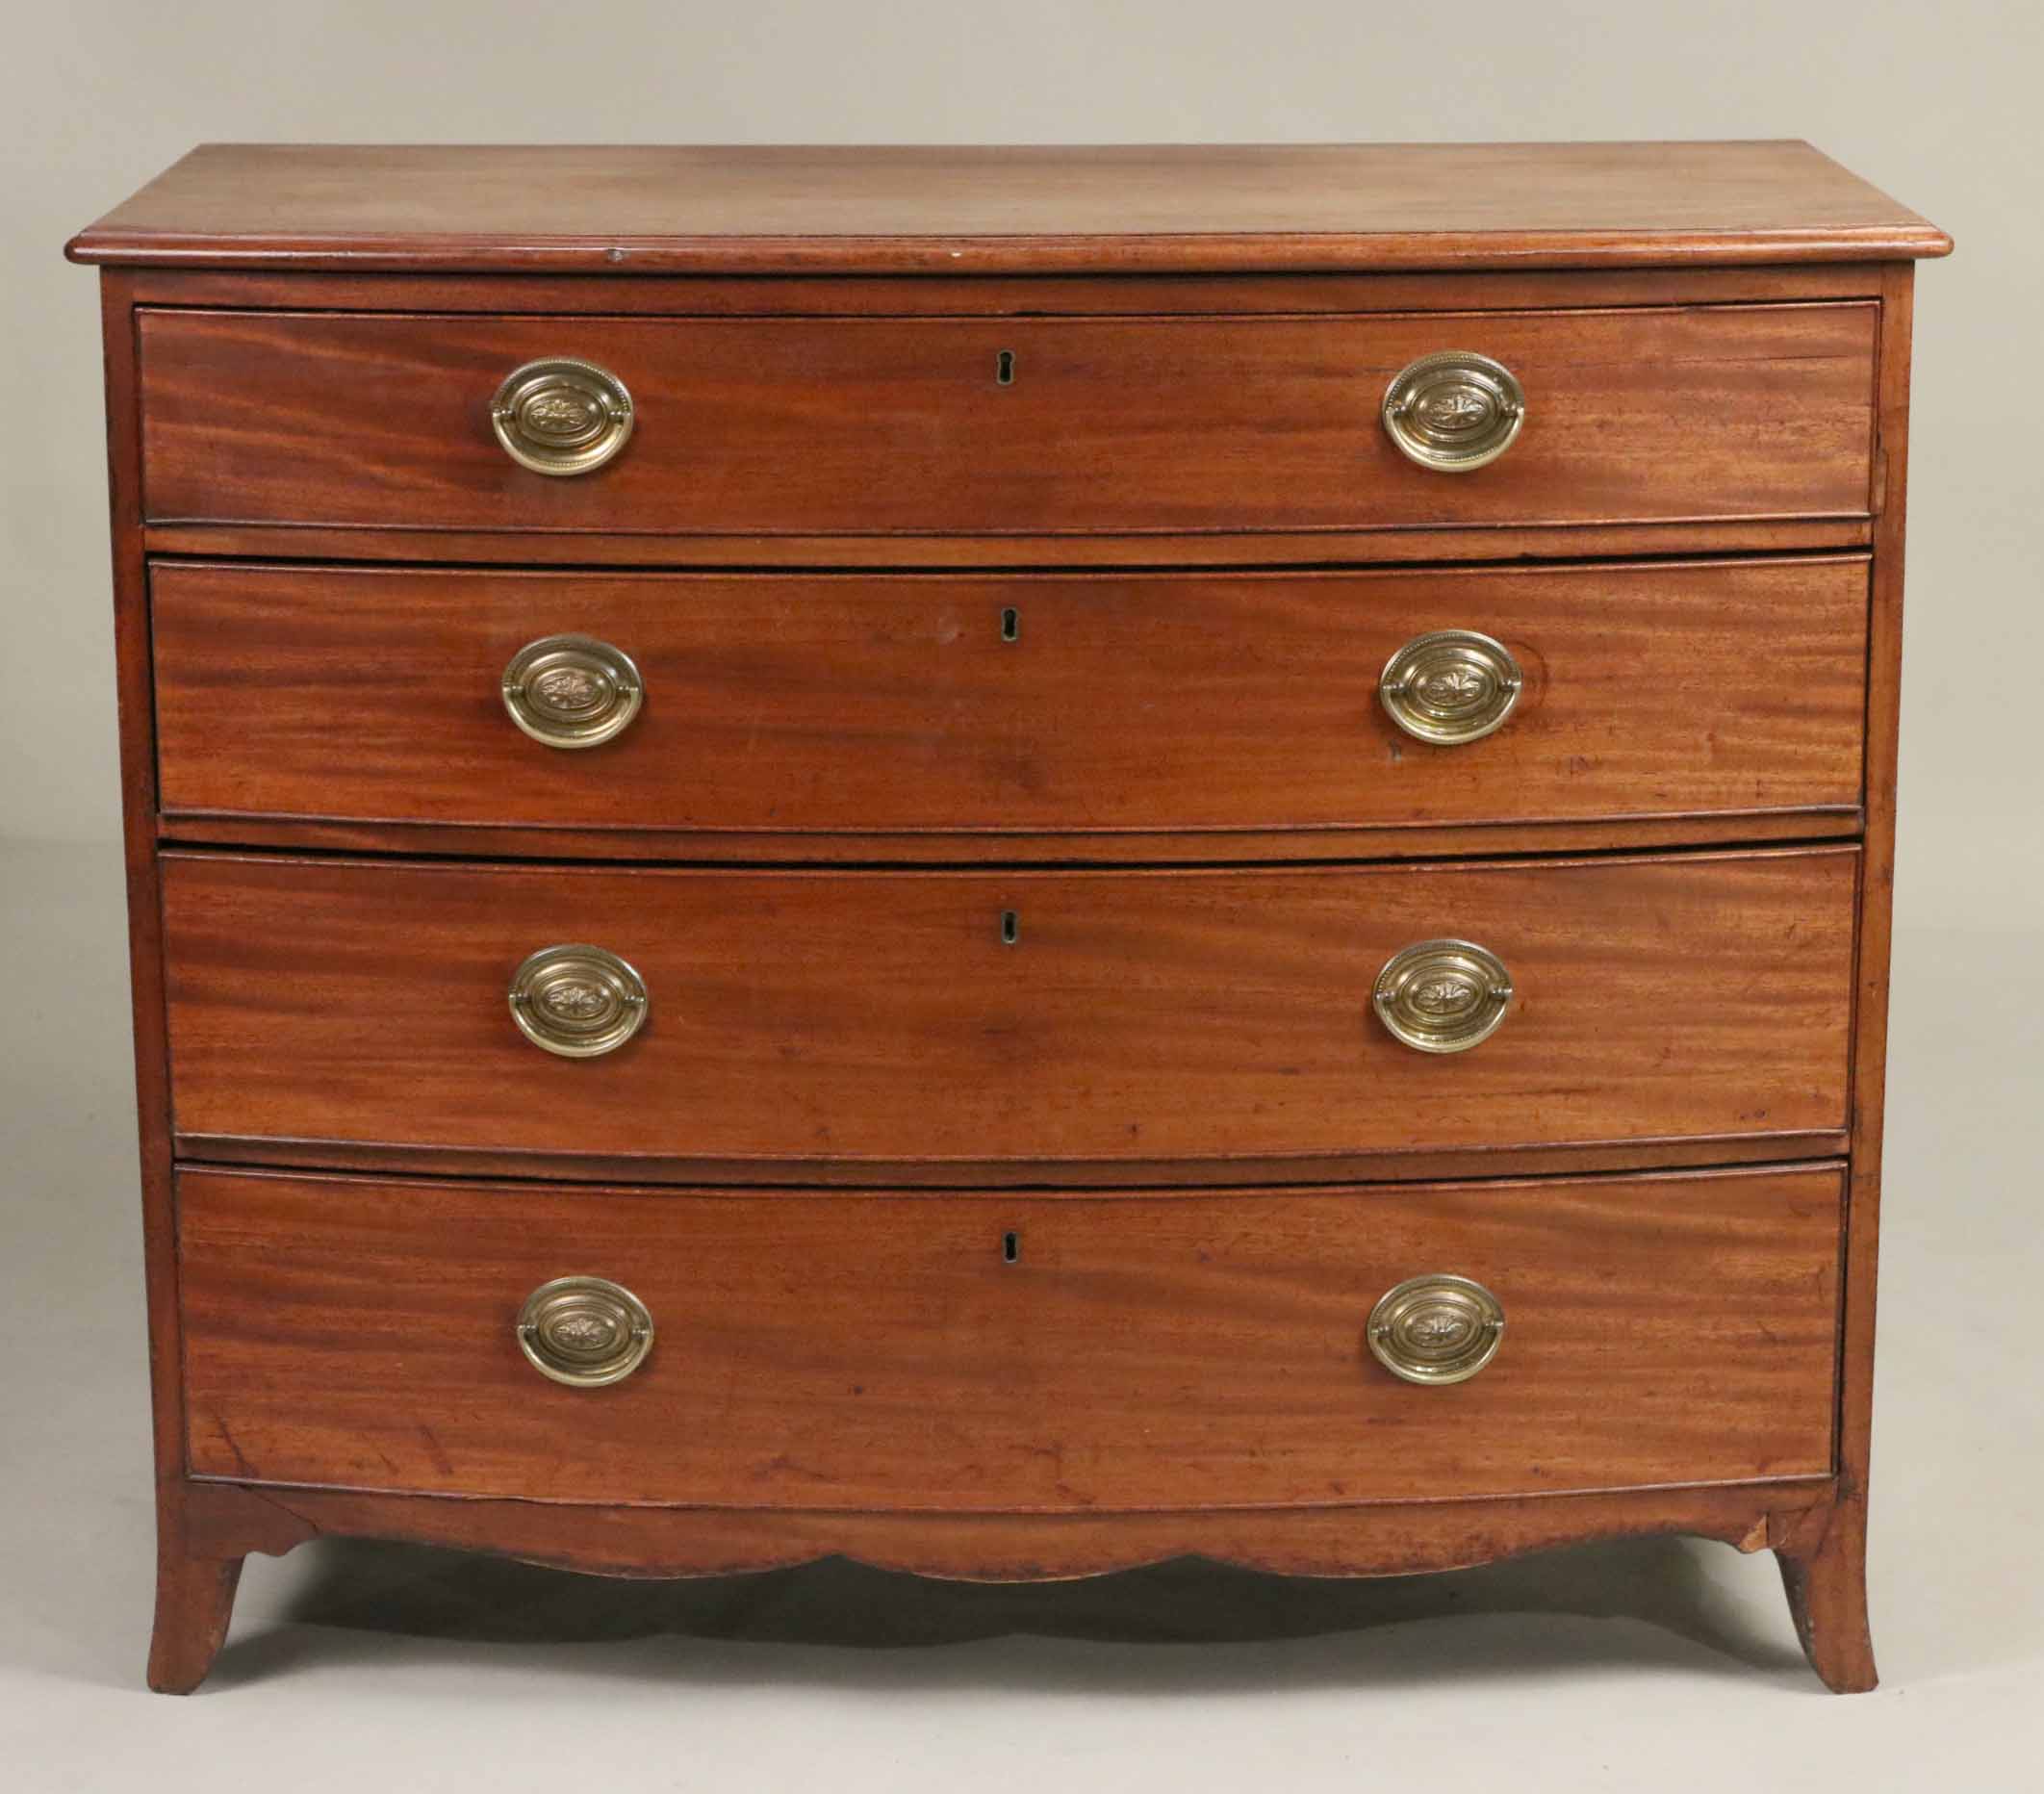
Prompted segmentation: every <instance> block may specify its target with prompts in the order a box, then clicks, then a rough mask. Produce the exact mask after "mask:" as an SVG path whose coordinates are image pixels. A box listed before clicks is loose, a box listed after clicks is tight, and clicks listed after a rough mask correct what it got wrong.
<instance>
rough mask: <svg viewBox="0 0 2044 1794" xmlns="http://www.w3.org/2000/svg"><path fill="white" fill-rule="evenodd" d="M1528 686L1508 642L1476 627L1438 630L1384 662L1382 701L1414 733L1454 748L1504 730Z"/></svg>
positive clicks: (1379, 686)
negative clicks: (1498, 639) (1482, 633)
mask: <svg viewBox="0 0 2044 1794" xmlns="http://www.w3.org/2000/svg"><path fill="white" fill-rule="evenodd" d="M1525 682H1526V681H1525V675H1524V674H1523V673H1521V672H1520V668H1519V662H1518V661H1517V660H1516V659H1515V658H1513V655H1512V651H1511V650H1510V649H1509V648H1507V647H1506V646H1505V645H1504V644H1503V643H1502V642H1500V641H1495V640H1493V639H1492V638H1491V637H1490V636H1488V635H1479V634H1477V632H1476V631H1475V630H1474V629H1436V630H1434V631H1433V632H1432V633H1431V634H1428V635H1416V636H1414V637H1413V639H1412V640H1411V641H1409V642H1407V643H1406V644H1405V646H1404V647H1403V648H1401V649H1399V650H1398V652H1397V653H1396V654H1393V655H1392V657H1391V658H1390V659H1389V660H1387V661H1386V662H1385V663H1384V672H1383V674H1382V676H1381V677H1380V678H1379V679H1378V680H1377V697H1378V699H1379V700H1380V701H1381V702H1382V704H1383V705H1384V710H1385V714H1386V715H1388V716H1389V717H1390V718H1391V720H1392V722H1394V723H1396V724H1397V725H1398V727H1399V728H1400V729H1402V730H1405V732H1406V733H1407V734H1408V735H1411V736H1413V737H1414V738H1415V739H1417V740H1419V741H1427V742H1431V743H1433V744H1434V745H1435V746H1436V747H1442V748H1452V747H1459V746H1460V745H1461V744H1462V743H1464V742H1466V741H1481V740H1482V739H1483V737H1484V736H1486V735H1488V734H1489V733H1490V732H1491V731H1492V730H1495V729H1497V728H1498V727H1499V726H1501V725H1502V724H1503V722H1504V720H1505V718H1506V717H1508V716H1510V715H1511V714H1512V711H1513V708H1514V706H1516V705H1518V703H1519V694H1520V691H1521V690H1523V689H1524V686H1525Z"/></svg>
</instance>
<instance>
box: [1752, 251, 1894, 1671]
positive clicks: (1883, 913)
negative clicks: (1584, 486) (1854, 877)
mask: <svg viewBox="0 0 2044 1794" xmlns="http://www.w3.org/2000/svg"><path fill="white" fill-rule="evenodd" d="M1914 293H1915V270H1914V269H1911V268H1909V267H1907V266H1906V265H1903V266H1898V267H1894V268H1891V269H1888V270H1887V294H1886V297H1885V300H1884V302H1883V304H1882V308H1881V340H1880V394H1879V402H1880V466H1881V468H1882V470H1883V473H1884V483H1883V486H1882V490H1881V495H1880V516H1879V522H1878V528H1879V539H1878V542H1879V546H1878V558H1877V560H1876V564H1875V578H1874V603H1873V617H1872V648H1871V651H1870V653H1869V656H1868V695H1867V823H1866V852H1865V857H1864V859H1862V861H1861V867H1860V890H1859V913H1860V942H1859V962H1858V968H1857V983H1856V989H1855V993H1854V1000H1853V1047H1852V1182H1851V1185H1850V1188H1849V1193H1848V1197H1847V1223H1848V1224H1847V1232H1846V1242H1845V1291H1846V1296H1845V1316H1844V1321H1843V1327H1842V1332H1841V1336H1840V1376H1839V1451H1838V1494H1837V1499H1836V1502H1835V1504H1834V1505H1832V1506H1831V1507H1829V1508H1828V1509H1826V1510H1824V1511H1821V1512H1819V1513H1817V1514H1813V1515H1812V1516H1810V1517H1809V1519H1808V1520H1807V1521H1806V1522H1805V1523H1804V1524H1803V1525H1801V1526H1799V1527H1797V1528H1795V1529H1794V1530H1793V1531H1792V1532H1790V1533H1788V1534H1786V1535H1784V1536H1783V1538H1782V1539H1781V1540H1780V1541H1778V1542H1777V1544H1776V1554H1777V1556H1778V1558H1779V1560H1780V1564H1781V1576H1782V1583H1783V1585H1784V1587H1785V1588H1786V1589H1787V1591H1788V1598H1789V1607H1790V1610H1791V1612H1792V1613H1793V1614H1794V1615H1795V1619H1796V1629H1797V1633H1798V1635H1799V1636H1800V1637H1801V1640H1802V1646H1803V1649H1804V1651H1806V1652H1807V1653H1809V1659H1810V1663H1811V1665H1812V1667H1813V1668H1815V1670H1816V1671H1817V1673H1818V1675H1820V1676H1821V1677H1823V1678H1824V1679H1825V1682H1826V1683H1827V1685H1828V1686H1829V1687H1831V1688H1834V1689H1836V1690H1838V1691H1839V1692H1840V1693H1858V1692H1861V1691H1863V1690H1865V1689H1869V1688H1872V1687H1873V1686H1874V1685H1875V1683H1876V1681H1877V1680H1878V1674H1877V1672H1876V1669H1875V1665H1874V1644H1873V1638H1872V1635H1871V1633H1870V1631H1869V1628H1868V1623H1867V1570H1866V1556H1867V1475H1868V1463H1869V1457H1870V1452H1871V1447H1872V1435H1873V1422H1874V1301H1875V1284H1876V1270H1877V1263H1878V1254H1879V1240H1880V1161H1881V1127H1882V1114H1883V1109H1884V1106H1885V1102H1886V1085H1887V1056H1888V960H1889V942H1890V936H1891V933H1892V929H1893V921H1894V905H1895V798H1896V761H1897V750H1898V739H1899V721H1900V715H1901V706H1902V622H1903V619H1902V609H1903V534H1904V523H1905V513H1906V503H1905V500H1906V495H1907V491H1908V479H1909V339H1910V325H1911V319H1912V313H1913V306H1914Z"/></svg>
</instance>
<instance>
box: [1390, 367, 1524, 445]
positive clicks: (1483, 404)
mask: <svg viewBox="0 0 2044 1794" xmlns="http://www.w3.org/2000/svg"><path fill="white" fill-rule="evenodd" d="M1382 416H1383V419H1384V427H1385V429H1386V431H1388V432H1389V434H1390V436H1391V439H1392V442H1394V443H1395V444H1397V446H1398V451H1399V453H1401V454H1402V455H1404V456H1405V458H1406V459H1407V460H1408V461H1412V462H1415V463H1417V464H1418V466H1420V467H1423V468H1428V469H1431V470H1432V471H1433V472H1434V473H1437V474H1468V473H1472V472H1473V471H1474V470H1475V469H1477V468H1479V467H1487V466H1489V464H1490V463H1491V462H1493V461H1495V460H1496V459H1497V457H1498V456H1499V455H1501V454H1503V453H1504V451H1505V450H1506V449H1509V448H1511V446H1512V445H1513V444H1514V443H1515V442H1517V441H1518V440H1519V432H1520V428H1521V427H1522V426H1523V425H1524V423H1525V421H1526V396H1525V394H1524V393H1523V392H1522V391H1521V390H1520V384H1519V381H1518V379H1517V378H1516V377H1515V376H1514V375H1513V372H1512V371H1511V369H1509V368H1507V367H1506V366H1505V365H1504V363H1502V362H1500V361H1493V360H1492V359H1491V358H1490V356H1488V355H1479V354H1478V353H1477V352H1476V351H1475V350H1474V349H1466V348H1451V349H1443V350H1442V351H1441V352H1440V353H1439V354H1435V355H1422V356H1420V358H1419V359H1418V361H1416V362H1413V363H1411V364H1410V365H1409V366H1407V367H1405V368H1401V369H1400V370H1399V371H1398V372H1397V373H1396V374H1394V375H1393V376H1392V383H1391V384H1390V385H1389V386H1388V387H1386V388H1385V389H1384V405H1383V411H1382Z"/></svg>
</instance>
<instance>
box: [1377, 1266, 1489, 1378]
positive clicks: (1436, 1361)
mask: <svg viewBox="0 0 2044 1794" xmlns="http://www.w3.org/2000/svg"><path fill="white" fill-rule="evenodd" d="M1504 1324H1505V1320H1504V1304H1503V1303H1501V1302H1500V1301H1498V1299H1497V1298H1496V1296H1495V1295H1493V1294H1491V1293H1490V1291H1488V1290H1487V1289H1485V1288H1484V1287H1483V1285H1482V1284H1480V1283H1473V1282H1471V1281H1470V1280H1469V1278H1468V1277H1456V1276H1451V1275H1449V1274H1448V1273H1446V1272H1436V1273H1434V1274H1432V1275H1429V1276H1424V1277H1408V1278H1406V1280H1405V1281H1404V1282H1403V1283H1400V1284H1396V1285H1394V1286H1393V1287H1392V1288H1391V1289H1389V1290H1387V1291H1385V1293H1384V1294H1382V1295H1381V1296H1379V1297H1378V1298H1377V1305H1376V1307H1374V1308H1372V1309H1371V1310H1370V1311H1369V1328H1368V1338H1369V1349H1370V1350H1371V1352H1372V1353H1374V1354H1375V1356H1376V1360H1377V1362H1378V1363H1379V1364H1381V1365H1382V1366H1383V1367H1384V1368H1385V1369H1386V1370H1387V1371H1390V1372H1391V1373H1392V1375H1393V1376H1398V1377H1403V1378H1404V1379H1405V1380H1406V1381H1407V1382H1408V1383H1419V1384H1443V1383H1466V1382H1468V1381H1469V1378H1470V1377H1472V1376H1474V1375H1475V1374H1476V1372H1477V1371H1480V1370H1482V1369H1483V1367H1484V1366H1485V1365H1487V1364H1489V1363H1490V1362H1491V1360H1492V1359H1493V1358H1495V1357H1496V1356H1497V1347H1498V1346H1500V1345H1501V1344H1502V1343H1503V1341H1504Z"/></svg>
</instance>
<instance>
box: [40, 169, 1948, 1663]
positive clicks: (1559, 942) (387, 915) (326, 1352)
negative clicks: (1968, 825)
mask: <svg viewBox="0 0 2044 1794" xmlns="http://www.w3.org/2000/svg"><path fill="white" fill-rule="evenodd" d="M1949 247H1950V244H1949V242H1948V241H1947V240H1946V239H1945V238H1944V237H1943V235H1942V234H1941V233H1939V232H1938V231H1936V230H1935V229H1933V228H1932V227H1931V226H1929V225H1928V224H1927V223H1925V222H1924V221H1923V220H1922V219H1921V218H1917V217H1915V216H1914V215H1913V214H1910V213H1908V212H1905V211H1903V209H1901V208H1900V207H1898V206H1896V205H1895V204H1893V203H1892V202H1891V201H1889V200H1887V199H1885V198H1884V197H1882V196H1881V195H1880V194H1878V193H1877V192H1874V191H1873V190H1872V189H1870V188H1868V187H1866V186H1864V185H1863V184H1861V183H1860V182H1858V181H1856V180H1855V179H1853V178H1852V177H1851V176H1850V175H1848V174H1846V173H1845V172H1844V171H1843V170H1841V169H1840V168H1838V167H1836V166H1835V165H1833V164H1831V163H1829V162H1827V160H1825V159H1824V158H1823V157H1822V156H1820V155H1818V154H1817V153H1816V152H1815V151H1814V150H1812V149H1810V148H1809V147H1808V146H1807V145H1803V144H1797V143H1719V144H1684V145H1652V144H1606V145H1551V146H1546V147H1495V148H1483V147H1451V146H1441V147H1434V148H1397V149H1393V148H1370V147H1298V148H1242V149H1212V150H1195V149H1174V150H1163V149H1119V150H1013V151H1002V150H858V151H853V150H805V149H767V150H747V151H736V150H733V151H719V150H704V149H691V150H655V149H635V150H601V149H586V150H582V149H546V150H541V149H532V150H514V149H491V150H459V149H370V148H357V149H331V148H325V149H322V148H286V147H268V148H236V147H210V148H205V149H201V150H198V151H196V152H194V153H193V154H192V156H190V157H189V158H187V159H186V160H185V161H184V162H182V163H180V164H179V165H178V166H177V167H175V168H173V169H172V170H170V172H168V173H167V174H166V175H165V176H164V177H163V178H162V179H161V180H159V181H158V182H156V183H155V184H154V185H152V186H150V187H148V188H146V189H144V190H143V191H142V192H141V193H140V194H138V195H137V196H136V197H135V198H134V199H133V200H131V201H129V202H128V204H127V205H125V206H123V207H122V208H120V209H119V210H118V211H116V212H115V213H114V214H112V215H111V216H110V217H109V218H107V219H105V220H104V221H102V222H101V223H100V224H98V225H95V226H94V227H92V228H91V229H90V230H89V231H87V232H85V233H84V234H83V235H82V236H80V237H79V238H78V239H77V240H76V241H75V242H74V243H72V245H71V253H72V254H73V255H74V256H75V257H77V258H78V259H80V260H83V261H87V262H92V263H96V264H99V265H100V266H101V268H102V270H103V271H102V276H101V280H102V292H103V296H104V318H105V340H106V366H107V383H108V385H107V391H108V416H109V441H110V460H111V467H112V481H113V523H114V569H115V616H116V630H117V644H118V662H119V680H120V712H121V737H122V763H123V777H124V782H125V795H126V829H127V866H128V880H129V893H130V906H131V916H132V929H133V958H134V988H135V1020H136V1043H137V1064H138V1067H139V1085H140V1097H141V1146H142V1161H141V1162H142V1184H143V1190H142V1194H143V1220H144V1225H145V1228H146V1234H147V1262H148V1285H149V1287H148V1295H149V1315H150V1337H151V1341H152V1357H153V1372H154V1388H155V1425H156V1452H157V1461H158V1490H157V1496H158V1500H157V1512H158V1523H159V1536H160V1574H159V1585H158V1604H157V1620H156V1631H155V1641H154V1646H153V1650H152V1653H151V1658H150V1672H149V1673H150V1681H151V1684H152V1685H153V1686H155V1687H158V1688H164V1689H176V1690H183V1689H189V1688H191V1687H192V1686H193V1685H195V1684H196V1683H197V1682H198V1680H199V1679H200V1678H201V1677H202V1676H203V1675H204V1674H205V1672H206V1669H207V1667H208V1665H209V1664H210V1662H211V1660H212V1658H213V1655H214V1653H215V1652H216V1651H217V1648H218V1646H219V1644H220V1642H221V1639H222V1637H223V1636H224V1633H225V1630H226V1626H227V1619H228V1612H229V1607H230V1604H231V1602H232V1599H233V1592H234V1586H235V1580H236V1576H237V1574H238V1572H239V1570H240V1566H241V1563H242V1560H243V1557H244V1556H245V1555H247V1554H248V1553H249V1552H251V1551H260V1552H280V1551H288V1550H289V1549H291V1548H292V1547H293V1546H294V1545H296V1544H298V1543H299V1542H301V1541H303V1540H305V1539H308V1538H311V1537H313V1536H315V1535H316V1534H319V1533H322V1532H323V1533H353V1534H369V1535H376V1536H384V1537H394V1538H404V1539H416V1540H426V1541H433V1542H437V1543H441V1544H449V1545H456V1546H467V1547H473V1548H476V1549H479V1550H488V1551H501V1552H509V1553H514V1554H516V1555H519V1556H522V1557H527V1558H531V1559H535V1560H539V1561H544V1562H549V1563H556V1564H564V1565H571V1566H576V1567H580V1568H584V1569H589V1570H595V1571H601V1572H607V1573H613V1574H624V1575H655V1576H662V1575H690V1574H702V1573H710V1572H726V1571H736V1570H746V1569H755V1568H760V1567H764V1566H769V1565H775V1564H784V1563H789V1562H793V1561H798V1560H801V1559H805V1558H809V1557H814V1556H817V1555H820V1554H823V1553H828V1552H845V1553H849V1554H852V1555H854V1556H856V1557H859V1558H862V1559H865V1560H867V1561H869V1562H873V1563H878V1564H883V1565H889V1566H895V1567H899V1568H903V1569H908V1570H914V1571H919V1572H923V1573H927V1574H931V1575H936V1576H964V1577H975V1578H986V1579H991V1578H1002V1577H1028V1576H1075V1575H1083V1574H1089V1573H1094V1572H1100V1571H1106V1570H1110V1569H1112V1568H1115V1567H1118V1566H1124V1565H1131V1564H1137V1563H1143V1562H1148V1561H1152V1560H1155V1559H1158V1558H1161V1557H1165V1556H1169V1555H1173V1554H1178V1553H1201V1554H1205V1555H1208V1556H1212V1557H1216V1558H1222V1559H1228V1560H1232V1561H1236V1562H1239V1563H1244V1564H1252V1565H1258V1566H1263V1567H1265V1568H1268V1569H1273V1570H1279V1571H1288V1572H1301V1573H1311V1574H1316V1575H1336V1574H1340V1575H1371V1574H1381V1573H1386V1572H1392V1571H1410V1570H1415V1569H1429V1568H1446V1567H1450V1566H1454V1565H1460V1564H1467V1563H1470V1562H1474V1561H1477V1560H1480V1559H1483V1558H1488V1557H1494V1556H1497V1555H1501V1554H1504V1553H1508V1552H1513V1551H1525V1550H1531V1549H1535V1548H1538V1547H1543V1546H1549V1545H1556V1544H1561V1543H1565V1542H1570V1541H1577V1540H1584V1539H1591V1538H1601V1537H1610V1536H1615V1535H1619V1534H1624V1533H1640V1532H1649V1531H1685V1532H1693V1533H1698V1534H1702V1535H1706V1536H1709V1537H1714V1538H1718V1539H1722V1540H1725V1541H1728V1542H1730V1543H1733V1544H1735V1545H1737V1546H1739V1547H1740V1548H1741V1549H1743V1550H1748V1551H1752V1550H1758V1549H1761V1548H1769V1549H1772V1550H1773V1551H1776V1553H1777V1554H1778V1556H1779V1558H1780V1561H1781V1566H1782V1570H1783V1574H1784V1578H1785V1581H1786V1583H1787V1587H1788V1594H1789V1602H1790V1605H1791V1607H1792V1609H1793V1611H1794V1614H1795V1617H1796V1620H1797V1624H1798V1627H1799V1628H1800V1630H1801V1635H1802V1639H1803V1643H1804V1645H1805V1646H1806V1648H1807V1650H1808V1652H1809V1654H1810V1657H1811V1659H1812V1661H1813V1663H1814V1664H1815V1666H1816V1668H1817V1670H1818V1672H1819V1673H1820V1674H1821V1675H1822V1676H1823V1677H1824V1679H1826V1680H1827V1682H1828V1683H1830V1685H1831V1686H1833V1687H1835V1688H1840V1689H1857V1688H1865V1687H1869V1686H1871V1685H1872V1683H1873V1679H1874V1666H1873V1658H1872V1652H1871V1648H1870V1645H1869V1642H1868V1632H1867V1625H1866V1608H1865V1597H1864V1571H1863V1560H1864V1541H1865V1512H1866V1488H1867V1483H1866V1477H1867V1465H1868V1438H1869V1422H1870V1416H1871V1407H1872V1382H1871V1376H1872V1365H1873V1327H1874V1291H1875V1239H1876V1221H1877V1212H1878V1187H1879V1154H1880V1118H1881V1068H1882V1060H1883V1039H1884V1029H1885V1017H1886V978H1887V953H1888V919H1889V890H1890V885H1891V882H1892V879H1891V875H1892V846H1893V839H1894V805H1895V793H1894V777H1895V747H1896V742H1895V719H1896V698H1897V680H1898V675H1899V656H1900V617H1901V602H1902V550H1903V487H1904V479H1905V471H1906V465H1907V439H1906V421H1907V402H1908V373H1909V319H1910V295H1911V280H1912V270H1913V259H1914V258H1917V257H1921V256H1927V255H1937V254H1941V253H1943V252H1944V251H1945V250H1946V249H1948V248H1949Z"/></svg>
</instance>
